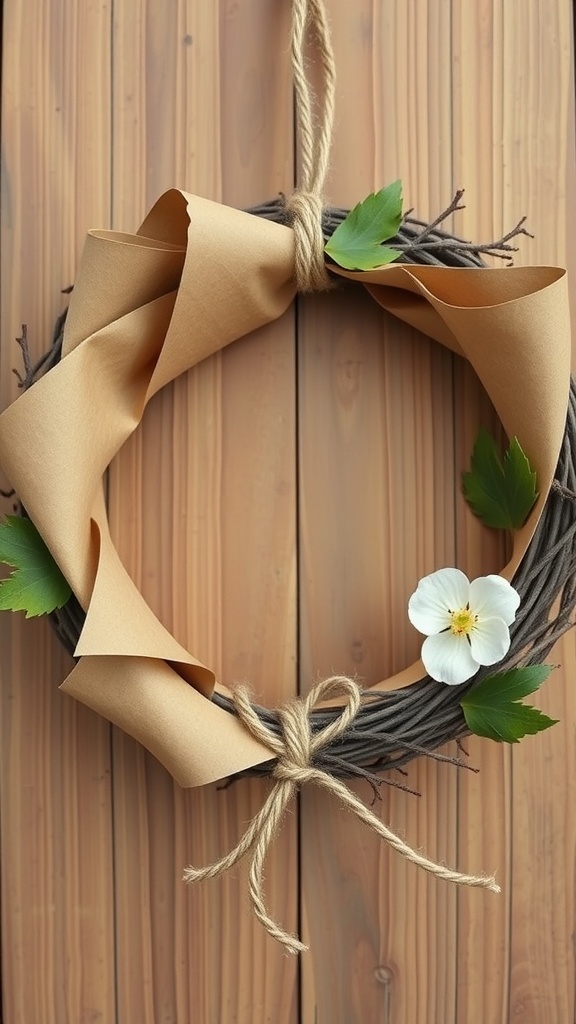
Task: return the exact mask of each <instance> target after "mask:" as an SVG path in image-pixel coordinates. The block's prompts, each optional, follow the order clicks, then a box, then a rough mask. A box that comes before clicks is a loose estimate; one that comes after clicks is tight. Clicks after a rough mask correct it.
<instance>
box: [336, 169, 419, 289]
mask: <svg viewBox="0 0 576 1024" xmlns="http://www.w3.org/2000/svg"><path fill="white" fill-rule="evenodd" d="M401 222H402V182H401V181H394V182H393V183H392V184H391V185H387V186H386V188H383V189H380V191H379V192H375V193H372V194H371V195H369V196H368V197H367V198H366V199H364V200H363V201H362V202H361V203H358V204H357V206H355V207H354V209H353V210H351V211H350V213H349V214H348V216H347V217H346V218H345V219H344V220H343V221H342V223H341V224H339V225H338V227H337V228H336V230H335V232H334V234H333V235H332V237H331V238H330V239H329V240H328V242H327V243H326V245H325V246H324V251H325V252H326V253H327V254H328V256H330V257H331V259H333V260H334V262H335V263H338V264H339V266H341V267H344V268H345V269H346V270H374V269H375V268H376V267H383V266H385V264H386V263H392V261H393V260H396V259H398V257H399V256H400V253H399V252H398V250H397V249H390V248H389V247H384V246H383V245H382V242H386V241H387V240H388V239H389V238H394V235H396V234H397V233H398V228H399V227H400V224H401Z"/></svg>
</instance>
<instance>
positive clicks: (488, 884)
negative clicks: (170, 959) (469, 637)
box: [184, 676, 500, 953]
mask: <svg viewBox="0 0 576 1024" xmlns="http://www.w3.org/2000/svg"><path fill="white" fill-rule="evenodd" d="M333 698H337V699H339V700H342V699H343V700H344V703H343V705H342V707H341V708H339V714H338V715H336V716H335V717H334V719H333V720H332V721H331V722H329V724H328V725H327V726H325V727H324V728H323V729H320V730H319V731H317V732H314V731H313V729H312V718H311V715H312V712H313V710H314V708H315V707H316V706H317V705H318V704H320V703H321V702H323V701H326V700H330V699H333ZM361 701H362V693H361V690H360V688H359V686H358V684H357V683H356V682H355V681H354V680H353V679H349V678H348V677H347V676H332V677H330V678H329V679H325V680H323V681H322V682H321V683H318V684H317V685H316V686H315V687H314V688H313V689H312V690H311V691H310V693H309V694H308V696H307V697H304V698H302V699H297V700H293V701H291V702H290V703H289V704H287V705H285V707H283V708H281V709H280V710H279V712H278V715H279V719H280V723H281V727H282V733H281V736H277V735H275V734H274V733H272V732H271V731H270V730H269V729H268V727H267V726H266V725H265V724H264V723H263V722H262V721H261V720H260V718H259V717H258V715H257V713H256V711H255V709H254V708H253V706H252V704H251V702H250V698H249V694H248V692H247V690H246V689H244V688H243V687H240V688H238V689H237V690H236V691H235V693H234V706H235V709H236V713H237V714H238V716H239V718H240V720H241V721H242V723H243V724H244V725H245V727H246V728H247V729H248V730H249V731H250V732H251V733H252V735H253V736H255V738H256V739H258V740H260V742H262V743H264V744H266V746H268V747H269V748H270V749H271V750H272V751H273V752H274V753H275V754H276V757H277V763H276V765H275V767H274V770H273V772H272V778H273V780H274V786H273V788H272V791H271V792H270V794H269V795H268V797H267V799H266V801H265V802H264V804H263V806H262V808H261V810H260V811H259V812H258V814H256V816H255V817H254V818H253V819H252V821H251V822H250V824H249V825H248V827H247V829H246V831H245V832H244V835H243V836H242V837H241V838H240V840H239V842H238V843H237V845H236V846H235V847H234V849H233V850H231V851H230V853H228V854H226V856H224V857H222V859H221V860H218V861H216V862H215V863H214V864H210V865H208V866H207V867H204V868H194V867H188V868H186V870H185V872H184V880H185V881H186V882H200V881H203V880H204V879H206V878H216V877H217V876H218V875H221V874H223V872H225V871H228V870H229V868H231V867H233V866H234V865H235V864H237V863H238V861H239V860H241V859H242V857H244V856H245V854H247V853H248V852H249V851H252V862H251V865H250V872H249V892H250V899H251V901H252V907H253V910H254V913H255V915H256V917H257V918H258V920H259V921H260V923H261V924H262V925H263V926H264V928H265V929H266V931H267V932H268V933H269V935H271V936H272V938H274V939H276V940H277V941H279V942H281V943H282V944H283V946H284V947H285V949H286V950H287V952H289V953H300V952H302V951H303V950H305V949H306V948H307V947H306V946H305V945H304V944H303V943H302V942H300V940H299V939H298V938H296V936H294V935H291V934H290V933H289V932H287V931H285V930H284V928H282V927H281V926H280V925H279V924H277V922H276V921H274V919H273V918H272V917H271V916H270V914H269V913H268V910H267V909H266V904H265V902H264V894H263V886H262V881H263V868H264V862H265V860H266V855H267V853H268V849H269V847H270V843H271V842H272V840H273V838H274V836H275V835H276V832H277V830H278V828H279V826H280V824H281V822H282V819H283V817H284V813H285V811H286V808H287V807H288V804H289V803H290V801H291V800H292V798H293V797H294V796H295V795H296V792H297V790H298V788H299V787H300V786H303V785H305V784H310V783H313V784H315V785H317V786H321V787H322V788H323V789H326V790H328V792H330V793H332V794H333V795H334V796H336V797H338V799H339V800H340V801H341V803H343V804H344V805H345V807H347V808H348V809H349V810H351V811H353V812H354V814H356V816H357V817H358V818H359V819H360V821H363V822H364V824H365V825H367V826H368V828H370V829H371V830H372V831H373V832H375V833H376V834H377V835H379V836H380V837H381V838H382V839H384V840H385V841H386V842H387V843H388V844H389V845H390V846H391V847H392V848H393V849H394V850H396V851H397V852H398V853H400V854H401V855H402V856H403V857H405V858H406V859H407V860H409V861H410V862H411V863H412V864H416V865H418V866H419V867H421V868H424V870H425V871H429V872H430V873H431V874H433V875H436V876H437V877H438V878H443V879H445V880H446V881H450V882H457V883H458V884H459V885H467V886H476V887H481V888H484V889H490V890H491V891H492V892H500V887H499V886H498V885H497V884H496V880H495V879H494V878H493V877H486V876H485V875H464V874H461V873H460V872H459V871H454V870H452V869H450V868H447V867H445V866H444V865H442V864H436V863H435V862H434V861H431V860H429V859H428V858H427V857H425V856H424V855H423V854H421V853H418V852H417V851H416V850H413V849H412V847H411V846H409V845H408V844H407V843H405V842H404V840H403V839H401V838H400V836H398V835H396V833H395V832H393V831H392V829H390V828H388V826H387V825H385V824H384V823H383V822H382V821H381V820H380V818H379V817H378V816H377V815H376V814H375V813H374V812H373V811H372V810H370V808H369V807H367V806H366V805H365V804H364V803H362V801H361V800H360V799H359V798H358V797H357V796H356V794H355V793H353V792H352V790H350V789H348V787H347V786H346V785H345V784H344V783H343V782H341V781H340V779H336V778H334V777H333V776H332V775H330V774H329V773H328V772H326V771H324V770H323V769H321V768H319V767H317V766H315V764H314V757H315V754H317V753H318V751H320V750H321V749H322V748H324V747H326V746H328V745H329V744H330V743H332V742H333V741H334V740H336V739H337V738H338V737H340V736H342V734H343V733H344V732H346V730H347V729H349V728H350V727H351V726H352V725H353V722H354V719H355V718H356V715H357V714H358V711H359V710H360V705H361Z"/></svg>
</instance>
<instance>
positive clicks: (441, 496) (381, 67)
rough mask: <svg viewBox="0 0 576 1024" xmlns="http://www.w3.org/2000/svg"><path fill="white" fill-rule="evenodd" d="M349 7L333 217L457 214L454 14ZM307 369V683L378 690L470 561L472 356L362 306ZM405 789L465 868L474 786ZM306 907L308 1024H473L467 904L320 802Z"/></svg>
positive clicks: (432, 849)
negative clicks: (429, 590) (462, 962)
mask: <svg viewBox="0 0 576 1024" xmlns="http://www.w3.org/2000/svg"><path fill="white" fill-rule="evenodd" d="M329 8H330V15H331V22H332V28H333V33H334V46H335V51H336V62H337V67H338V83H339V85H338V100H337V104H338V106H337V110H338V116H337V131H336V137H335V144H334V151H333V160H332V170H331V175H330V182H329V194H330V198H331V200H332V201H333V202H334V203H336V204H337V205H350V204H352V203H354V202H356V201H357V200H358V199H360V198H361V197H362V196H363V195H365V194H367V193H368V192H369V191H370V190H372V189H374V188H379V187H382V185H383V184H385V183H387V182H389V181H392V180H394V179H395V178H397V177H401V178H402V181H403V183H404V190H405V196H406V202H407V205H408V206H416V207H417V209H418V211H419V213H420V214H421V215H422V216H424V217H426V216H427V215H428V214H429V212H431V211H433V212H435V213H436V212H439V211H440V210H441V209H442V208H443V207H444V206H446V205H447V204H448V202H449V200H450V198H451V195H452V177H451V159H450V151H449V144H448V143H449V138H450V125H451V92H450V32H449V26H450V20H449V19H450V10H449V7H448V6H447V5H446V4H442V3H432V4H429V5H427V9H426V11H427V13H426V15H425V16H422V11H423V8H422V5H418V4H414V3H406V4H396V3H391V2H390V3H386V2H384V3H368V2H364V3H358V4H355V5H353V7H352V5H341V4H338V3H336V2H333V3H331V4H330V5H329ZM438 138H441V139H445V140H446V141H447V145H446V147H445V148H443V147H441V146H439V145H438ZM299 366H300V431H299V433H300V458H301V489H300V492H301V496H302V508H301V549H302V561H301V586H302V597H301V601H302V618H301V641H302V647H301V683H302V687H303V688H308V687H309V686H310V684H311V682H313V681H314V680H315V679H316V678H317V677H318V676H323V675H327V674H330V673H332V672H348V673H352V674H355V673H357V674H358V675H359V677H360V678H362V679H363V680H364V681H365V682H366V683H368V684H370V683H374V682H376V681H378V680H379V679H383V678H386V677H387V676H388V675H390V674H391V673H392V672H393V671H395V670H398V669H400V668H402V667H404V666H405V665H407V664H410V662H411V661H413V660H414V658H415V657H416V655H417V652H418V650H419V640H418V637H417V636H416V634H415V633H413V632H411V631H410V630H409V629H407V626H406V602H407V600H408V597H409V595H410V593H411V592H412V590H413V589H414V586H415V584H416V582H417V580H418V578H419V577H420V576H422V575H423V574H425V573H426V572H429V571H432V569H433V568H434V567H437V566H439V565H450V564H454V563H453V559H454V543H455V530H454V499H453V494H454V475H453V448H454V438H453V398H452V391H453V378H452V374H453V368H452V357H451V356H450V354H449V353H447V352H446V351H443V350H441V349H440V348H439V347H438V346H435V345H434V344H432V343H431V342H429V341H428V340H427V339H424V338H422V337H420V336H418V335H416V333H415V332H412V331H410V330H409V329H408V328H405V327H402V326H399V325H397V324H396V322H395V321H393V320H392V319H391V318H387V317H385V316H383V314H382V313H381V312H380V311H379V310H378V309H377V308H376V307H375V306H373V305H371V302H370V300H369V299H368V298H367V297H366V296H363V295H355V294H353V293H352V291H351V290H350V289H348V290H346V292H345V293H344V292H342V293H341V294H335V295H331V296H330V297H329V298H327V299H324V298H318V297H316V298H314V299H312V300H311V301H310V302H309V303H307V305H306V306H305V307H303V309H302V312H301V317H300V356H299ZM433 485H435V486H433ZM432 495H433V502H432V507H430V506H431V502H430V498H431V496H432ZM401 781H406V782H408V784H409V785H411V786H413V787H415V788H416V789H417V790H418V791H419V792H420V793H421V794H422V797H421V799H419V798H418V797H412V796H409V795H407V794H405V793H400V792H398V791H389V790H387V789H383V792H382V804H381V806H380V808H379V810H380V813H381V815H382V818H383V820H385V821H386V822H389V823H390V824H392V826H393V827H394V828H396V829H397V830H398V831H400V832H401V833H402V834H405V835H406V837H407V838H408V840H409V841H410V842H411V843H413V844H414V845H415V846H416V847H419V848H420V847H422V848H425V849H426V850H427V852H428V853H429V854H430V855H431V856H432V857H436V858H439V859H440V860H442V861H446V862H447V863H455V860H456V785H457V777H456V773H455V770H454V769H452V768H451V767H450V768H447V766H445V765H436V764H433V763H428V762H425V761H421V762H419V763H418V764H415V765H414V766H412V767H411V768H410V771H409V775H408V779H406V780H404V779H402V780H401ZM354 788H355V789H356V788H357V791H358V792H359V793H360V794H361V795H362V796H363V798H364V799H368V798H369V793H366V792H365V791H364V792H363V790H362V788H361V787H354ZM477 866H478V865H476V864H473V865H471V867H472V868H474V867H477ZM302 899H303V908H304V910H303V912H304V916H305V922H306V928H307V934H308V936H309V939H310V943H311V947H312V948H311V952H310V953H309V954H308V955H307V956H306V957H305V958H304V959H303V1000H304V1001H303V1020H304V1021H305V1022H318V1024H324V1022H329V1021H330V1022H331V1021H361V1020H370V1021H382V1022H392V1021H394V1024H417V1022H426V1024H427V1022H429V1021H431V1020H438V1021H440V1020H441V1021H442V1022H443V1024H444V1022H446V1024H448V1022H450V1021H454V1020H455V1000H456V969H455V962H454V956H453V949H454V947H455V945H456V894H455V891H454V890H453V889H451V888H450V887H448V886H445V885H443V884H442V883H439V882H437V881H435V880H431V879H430V878H429V877H428V876H426V875H424V874H423V873H421V872H418V871H417V870H416V869H415V868H414V867H413V866H411V865H407V864H406V863H405V861H403V860H402V859H401V858H399V857H398V856H397V855H395V854H391V853H390V851H389V850H388V849H387V848H386V847H385V846H384V844H382V843H381V842H380V841H379V840H377V839H376V838H375V837H373V836H372V835H370V834H369V833H368V832H367V830H366V829H365V828H364V827H363V826H360V825H359V824H358V823H357V822H356V821H355V820H354V819H353V818H351V816H350V815H345V814H343V813H342V812H341V811H340V810H339V809H338V808H337V807H335V806H334V805H333V804H332V803H330V802H329V800H328V798H327V797H326V796H325V795H324V794H317V793H315V792H305V793H304V794H303V796H302ZM415 978H417V979H418V983H417V984H415Z"/></svg>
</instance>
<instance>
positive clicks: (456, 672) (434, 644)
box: [421, 632, 478, 686]
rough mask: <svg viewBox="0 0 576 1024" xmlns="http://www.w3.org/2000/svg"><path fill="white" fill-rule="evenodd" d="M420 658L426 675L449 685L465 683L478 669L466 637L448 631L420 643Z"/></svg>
mask: <svg viewBox="0 0 576 1024" xmlns="http://www.w3.org/2000/svg"><path fill="white" fill-rule="evenodd" d="M421 658H422V661H423V662H424V668H425V669H426V671H427V673H428V675H429V676H432V679H436V680H437V681H438V682H439V683H448V685H449V686H458V684H459V683H465V682H466V680H467V679H470V678H471V677H472V676H473V675H476V672H477V671H478V662H477V661H475V660H474V658H473V657H472V651H471V648H470V644H469V643H468V640H467V639H466V637H465V636H455V635H454V633H450V632H448V633H438V635H437V636H429V637H427V638H426V640H425V641H424V643H423V644H422V654H421Z"/></svg>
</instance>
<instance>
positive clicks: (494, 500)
mask: <svg viewBox="0 0 576 1024" xmlns="http://www.w3.org/2000/svg"><path fill="white" fill-rule="evenodd" d="M462 488H463V491H464V497H465V498H466V501H467V502H468V504H469V505H470V508H471V509H472V511H473V512H474V513H475V514H476V515H477V516H478V517H479V518H480V519H481V520H482V522H483V523H485V524H486V526H494V527H496V528H497V529H501V530H517V529H518V528H519V527H520V526H522V525H523V523H525V522H526V519H527V518H528V513H529V512H530V509H531V508H532V506H533V505H534V502H535V501H536V498H537V497H538V491H537V489H536V473H535V472H534V471H533V469H532V467H531V465H530V463H529V461H528V459H527V457H526V455H525V454H524V452H523V451H522V448H521V447H520V444H519V441H518V438H516V437H513V438H512V440H511V442H510V445H509V446H508V448H507V450H506V452H505V454H504V459H503V460H501V459H500V455H499V452H498V449H497V447H496V442H495V440H494V438H493V437H491V436H490V434H489V433H488V432H487V431H486V430H484V429H483V428H482V429H481V430H480V433H479V434H478V438H477V440H476V444H475V445H474V451H473V452H472V460H471V465H470V472H468V473H463V474H462Z"/></svg>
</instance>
